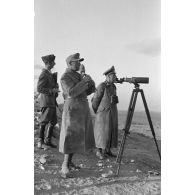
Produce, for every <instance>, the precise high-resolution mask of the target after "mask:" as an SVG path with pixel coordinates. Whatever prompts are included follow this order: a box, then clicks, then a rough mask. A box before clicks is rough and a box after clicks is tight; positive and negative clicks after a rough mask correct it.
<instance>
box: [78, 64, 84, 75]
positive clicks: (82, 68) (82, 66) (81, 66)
mask: <svg viewBox="0 0 195 195" xmlns="http://www.w3.org/2000/svg"><path fill="white" fill-rule="evenodd" d="M79 73H80V74H81V73H85V66H84V65H83V64H81V65H80V68H79Z"/></svg>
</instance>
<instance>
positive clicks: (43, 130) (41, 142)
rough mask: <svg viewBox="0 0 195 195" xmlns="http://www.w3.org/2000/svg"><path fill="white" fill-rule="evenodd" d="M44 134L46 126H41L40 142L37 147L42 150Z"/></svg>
mask: <svg viewBox="0 0 195 195" xmlns="http://www.w3.org/2000/svg"><path fill="white" fill-rule="evenodd" d="M44 132H45V124H41V125H40V129H39V141H38V143H37V147H38V148H40V149H41V148H42V145H43V143H44V142H43V140H44Z"/></svg>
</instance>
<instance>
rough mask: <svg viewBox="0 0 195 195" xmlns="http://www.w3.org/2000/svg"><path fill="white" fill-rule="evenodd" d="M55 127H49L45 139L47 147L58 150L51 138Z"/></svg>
mask: <svg viewBox="0 0 195 195" xmlns="http://www.w3.org/2000/svg"><path fill="white" fill-rule="evenodd" d="M53 128H54V126H53V125H49V128H48V129H47V133H46V137H45V145H47V146H50V147H52V148H56V145H54V144H52V143H51V137H52V134H53Z"/></svg>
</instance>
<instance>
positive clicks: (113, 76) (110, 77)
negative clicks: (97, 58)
mask: <svg viewBox="0 0 195 195" xmlns="http://www.w3.org/2000/svg"><path fill="white" fill-rule="evenodd" d="M106 80H107V81H108V82H109V83H114V82H115V81H116V74H115V73H111V74H109V75H107V76H106Z"/></svg>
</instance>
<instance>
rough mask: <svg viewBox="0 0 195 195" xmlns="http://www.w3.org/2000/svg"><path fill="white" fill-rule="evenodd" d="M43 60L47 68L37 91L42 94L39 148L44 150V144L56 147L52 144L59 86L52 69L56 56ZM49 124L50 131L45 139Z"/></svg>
mask: <svg viewBox="0 0 195 195" xmlns="http://www.w3.org/2000/svg"><path fill="white" fill-rule="evenodd" d="M42 60H43V62H44V63H45V68H44V69H43V70H42V72H41V74H40V76H39V80H38V83H37V91H38V92H39V93H40V95H39V100H38V101H39V104H40V108H41V116H40V119H39V122H40V131H39V142H38V145H37V146H38V148H44V147H45V145H44V144H46V145H47V146H51V147H56V146H55V145H53V144H52V143H51V137H52V134H53V128H54V126H55V125H56V123H57V115H56V105H57V102H56V96H57V93H58V84H57V82H56V81H55V79H54V77H53V74H52V73H51V69H52V68H53V67H54V66H55V56H54V55H53V54H51V55H47V56H43V57H42ZM54 74H55V73H54ZM47 124H48V129H47V132H46V136H45V139H44V134H45V128H46V125H47Z"/></svg>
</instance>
